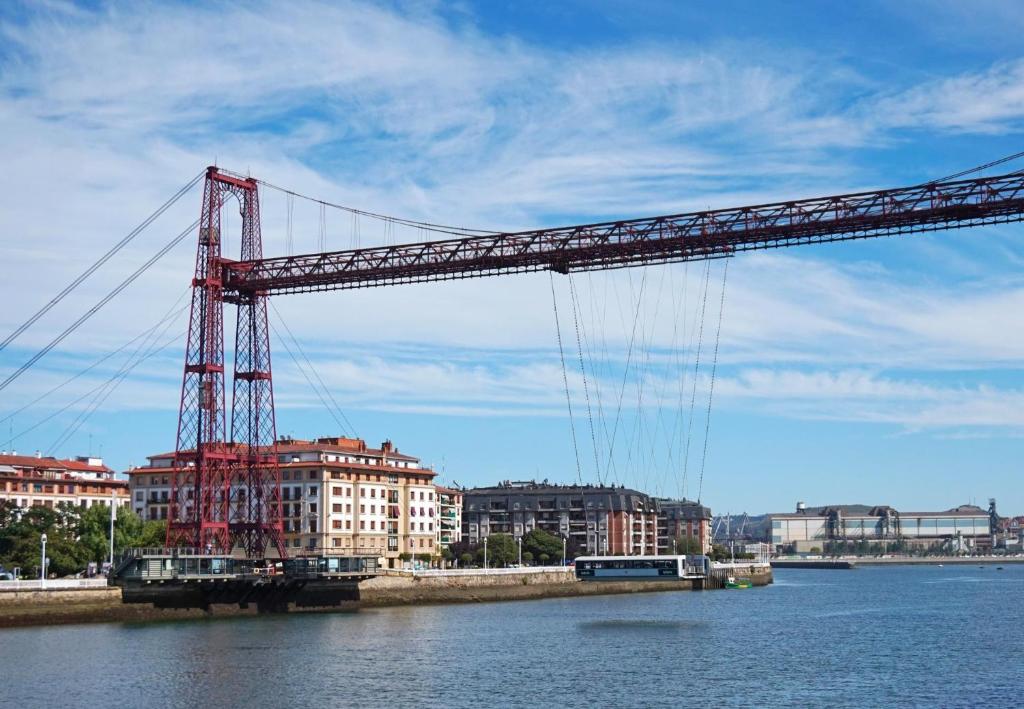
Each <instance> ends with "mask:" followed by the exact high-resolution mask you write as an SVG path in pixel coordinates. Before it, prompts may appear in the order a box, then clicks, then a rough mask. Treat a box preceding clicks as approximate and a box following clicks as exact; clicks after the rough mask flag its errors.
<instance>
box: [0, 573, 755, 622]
mask: <svg viewBox="0 0 1024 709" xmlns="http://www.w3.org/2000/svg"><path fill="white" fill-rule="evenodd" d="M714 568H715V569H716V571H717V572H719V573H724V574H729V575H734V576H736V577H739V578H747V579H750V580H751V582H752V583H753V584H754V585H755V586H765V585H768V584H770V583H772V572H771V569H770V568H769V567H767V566H766V565H763V564H760V565H759V564H750V563H736V564H718V565H716V566H715V567H714ZM6 583H11V584H12V585H10V586H6V587H5V585H4V584H3V583H0V628H2V627H14V626H25V625H54V624H63V623H86V622H110V621H160V620H184V619H198V618H209V617H215V616H216V617H220V616H238V615H256V610H255V608H248V609H240V608H238V607H237V606H229V605H217V606H214V607H213V608H212V610H210V611H203V610H199V609H159V608H154V607H152V606H150V605H146V604H127V603H122V602H121V589H120V588H116V587H106V586H103V584H102V581H100V584H99V587H96V586H95V580H91V581H90V584H92V585H90V586H89V587H81V588H69V587H64V588H54V587H48V588H47V589H45V590H43V589H40V588H39V587H38V582H18V583H21V584H32V583H34V585H30V586H28V587H27V588H26V587H24V586H22V587H15V586H14V585H13V582H6ZM47 583H51V582H47ZM693 588H694V585H693V582H692V580H690V579H679V580H673V581H604V582H595V581H587V582H581V581H577V580H576V577H575V574H574V571H573V569H572V568H562V567H528V568H522V569H486V570H484V569H451V570H424V571H407V570H385V571H383V572H382V573H380V574H379V575H377V576H376V577H375V578H372V579H369V580H367V581H364V582H363V583H361V584H360V586H359V596H360V598H359V600H358V601H355V602H346V603H343V604H342V605H340V606H330V607H310V608H293V609H291V612H298V613H323V612H333V611H352V610H358V609H360V608H381V607H388V606H412V605H435V604H449V603H489V602H499V601H525V600H538V599H543V598H568V597H577V596H600V595H609V594H611V595H617V594H635V593H652V592H665V591H691V590H693Z"/></svg>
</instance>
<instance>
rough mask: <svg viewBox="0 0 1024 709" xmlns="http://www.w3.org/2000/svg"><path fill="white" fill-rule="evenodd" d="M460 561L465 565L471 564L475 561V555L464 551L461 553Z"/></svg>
mask: <svg viewBox="0 0 1024 709" xmlns="http://www.w3.org/2000/svg"><path fill="white" fill-rule="evenodd" d="M459 563H460V564H462V565H463V566H467V567H468V566H469V565H470V564H472V563H473V555H472V554H470V553H469V552H468V551H466V552H463V553H462V554H460V555H459Z"/></svg>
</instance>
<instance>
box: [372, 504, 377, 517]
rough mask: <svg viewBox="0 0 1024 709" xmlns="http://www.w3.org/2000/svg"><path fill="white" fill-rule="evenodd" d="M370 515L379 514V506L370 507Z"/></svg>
mask: <svg viewBox="0 0 1024 709" xmlns="http://www.w3.org/2000/svg"><path fill="white" fill-rule="evenodd" d="M370 514H372V515H375V514H377V505H370Z"/></svg>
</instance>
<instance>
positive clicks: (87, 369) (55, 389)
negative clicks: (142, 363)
mask: <svg viewBox="0 0 1024 709" xmlns="http://www.w3.org/2000/svg"><path fill="white" fill-rule="evenodd" d="M190 290H192V288H191V287H186V288H185V290H184V291H183V292H182V294H181V295H180V296H179V297H178V300H177V302H176V303H175V305H177V304H179V303H181V301H182V299H183V298H184V297H185V296H186V295H188V293H189V291H190ZM187 307H188V305H183V306H181V308H179V309H178V310H177V312H175V313H174V314H173V315H172V316H171V317H176V316H178V315H181V313H183V312H184V311H185V308H187ZM166 318H167V316H164V317H163V318H161V319H160V320H159V321H158V322H157V323H156V324H155V325H152V326H150V327H149V328H147V329H145V330H143V331H142V332H140V333H139V334H137V335H136V336H135V337H133V338H132V339H130V340H128V342H125V343H124V344H122V345H121V346H120V347H118V348H117V349H113V350H111V351H110V352H107V353H106V354H105V355H103V356H101V357H100V358H98V359H96V360H94V361H93V362H92V364H90V365H88V366H87V367H85V368H84V369H80V370H79V371H78V372H76V373H75V374H73V375H71V376H70V377H68V378H67V379H65V380H64V381H63V382H61V383H60V384H58V385H56V386H54V387H52V388H50V389H48V390H46V391H45V392H43V393H42V394H40V395H39V396H37V397H36V398H35V399H33V400H32V401H30V402H28V403H27V404H23V405H22V406H21V407H19V408H17V409H15V410H14V411H12V412H11V413H9V414H7V415H6V416H3V417H0V423H5V422H7V421H9V420H10V419H12V418H14V417H15V416H17V415H18V414H20V413H23V412H25V411H27V410H28V409H31V408H32V407H33V406H35V405H36V404H38V403H39V402H40V401H42V400H43V399H45V398H47V397H48V396H50V395H51V394H55V393H57V392H58V391H60V390H61V389H63V388H64V387H66V386H67V385H68V384H70V383H71V382H73V381H75V380H77V379H78V378H79V377H82V376H84V375H86V374H88V373H89V372H91V371H92V370H94V369H96V367H98V366H100V365H101V364H103V363H104V362H106V361H107V360H108V359H110V358H111V357H114V356H116V355H118V354H120V353H121V352H123V351H125V350H126V349H128V348H129V347H131V346H132V345H134V344H135V343H136V342H138V341H139V340H141V339H142V338H143V337H146V336H147V335H149V334H150V333H151V332H153V331H155V330H157V329H159V327H160V326H161V325H163V324H164V322H166Z"/></svg>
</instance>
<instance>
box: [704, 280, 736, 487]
mask: <svg viewBox="0 0 1024 709" xmlns="http://www.w3.org/2000/svg"><path fill="white" fill-rule="evenodd" d="M728 275H729V262H728V261H726V262H725V265H724V266H723V267H722V296H721V298H720V300H719V301H718V327H717V329H716V330H715V352H714V355H713V356H712V358H711V382H710V383H709V384H708V413H707V418H706V419H705V420H704V452H703V453H702V454H701V457H700V482H699V483H698V485H697V503H698V504H699V503H700V501H701V495H702V494H703V492H704V464H705V463H706V462H707V459H708V438H709V436H710V434H711V400H712V398H713V397H714V395H715V370H716V369H717V368H718V342H719V339H720V338H721V336H722V313H724V312H725V281H726V278H727V277H728Z"/></svg>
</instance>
